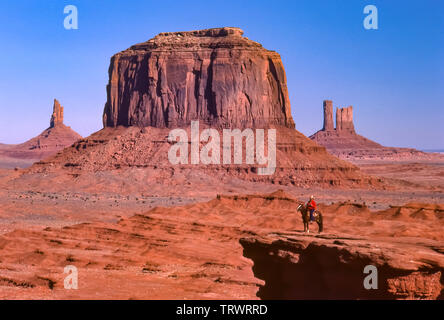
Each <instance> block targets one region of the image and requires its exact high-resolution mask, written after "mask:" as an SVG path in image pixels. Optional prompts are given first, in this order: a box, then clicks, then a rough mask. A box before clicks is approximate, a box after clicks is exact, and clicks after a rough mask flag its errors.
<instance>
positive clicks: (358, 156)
mask: <svg viewBox="0 0 444 320" xmlns="http://www.w3.org/2000/svg"><path fill="white" fill-rule="evenodd" d="M323 108H324V125H323V128H322V130H319V131H318V132H316V133H315V134H313V135H311V136H310V139H312V140H313V141H316V142H317V143H318V144H320V145H322V146H324V147H325V148H327V150H328V151H329V152H330V153H332V154H334V155H336V156H338V157H340V158H341V159H345V160H369V159H371V160H411V159H438V158H441V159H442V158H443V157H442V156H439V155H437V154H427V153H425V152H421V151H418V150H415V149H411V148H397V147H385V146H382V145H380V144H379V143H377V142H374V141H372V140H369V139H367V138H365V137H363V136H361V135H359V134H357V133H356V131H355V126H354V123H353V107H352V106H349V107H347V108H336V128H335V127H334V126H333V102H332V101H331V100H324V103H323Z"/></svg>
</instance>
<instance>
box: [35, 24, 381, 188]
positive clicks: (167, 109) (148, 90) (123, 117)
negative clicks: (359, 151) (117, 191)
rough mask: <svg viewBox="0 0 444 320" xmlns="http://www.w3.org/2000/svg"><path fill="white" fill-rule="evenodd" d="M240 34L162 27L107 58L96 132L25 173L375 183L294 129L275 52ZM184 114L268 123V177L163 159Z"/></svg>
mask: <svg viewBox="0 0 444 320" xmlns="http://www.w3.org/2000/svg"><path fill="white" fill-rule="evenodd" d="M242 34H243V32H242V31H241V30H240V29H237V28H216V29H207V30H199V31H190V32H174V33H161V34H159V35H157V36H156V37H154V38H153V39H151V40H149V41H147V42H144V43H141V44H137V45H134V46H132V47H130V48H129V49H127V50H125V51H122V52H120V53H118V54H116V55H114V56H113V57H112V58H111V63H110V68H109V84H108V86H107V93H108V100H107V102H106V105H105V109H104V114H103V122H104V129H102V130H100V131H99V132H96V133H94V134H92V135H91V136H89V137H88V138H85V139H82V140H79V141H78V142H76V143H75V144H74V145H73V146H72V147H71V148H68V149H66V150H64V151H63V152H62V153H60V154H58V155H56V156H55V157H53V158H51V159H46V160H45V161H41V162H40V163H38V164H35V165H34V166H33V168H32V169H31V170H30V172H31V173H45V174H46V173H48V172H60V171H61V172H65V173H67V174H69V175H74V176H79V175H80V174H82V173H85V172H90V173H91V174H97V172H103V171H108V172H116V171H117V170H121V171H124V170H128V171H130V170H133V169H135V170H134V171H137V170H142V171H143V172H144V174H146V176H147V177H148V181H149V182H151V183H162V184H164V183H166V182H165V181H168V183H170V184H172V185H174V184H177V183H183V180H184V179H185V181H187V180H188V181H189V180H190V179H193V178H194V177H197V176H202V181H214V179H215V180H216V184H218V185H224V184H230V183H232V180H233V177H237V178H241V179H243V180H249V181H261V182H271V183H276V184H285V185H297V186H302V187H311V186H315V185H317V186H351V185H353V186H357V185H359V186H366V187H367V186H369V185H370V186H372V187H374V186H380V185H381V183H380V181H379V180H378V179H374V178H371V177H369V176H366V175H364V174H362V173H361V172H360V171H359V169H358V168H357V167H355V166H354V165H352V164H350V163H347V162H344V161H341V160H339V159H338V158H336V157H333V156H331V155H330V154H328V153H327V151H326V150H325V148H324V147H322V146H319V145H318V144H316V143H314V142H313V141H311V140H310V139H308V138H307V137H305V136H304V135H303V134H301V133H299V132H298V131H296V130H295V128H294V126H295V125H294V121H293V118H292V116H291V109H290V102H289V98H288V92H287V85H286V77H285V71H284V67H283V65H282V62H281V59H280V56H279V54H278V53H276V52H274V51H269V50H266V49H264V48H263V47H262V46H261V45H260V44H258V43H256V42H254V41H251V40H249V39H247V38H245V37H243V36H242ZM193 120H199V123H200V129H201V130H202V129H204V128H206V127H208V126H211V127H212V128H215V129H217V130H219V132H221V130H223V128H227V127H228V128H230V129H238V128H239V129H242V128H251V129H264V128H275V129H276V170H275V172H274V174H272V175H267V176H261V175H258V173H257V172H258V167H261V166H258V165H256V164H253V165H251V164H248V165H247V164H240V165H239V164H236V165H234V164H227V165H219V164H211V165H190V164H176V165H172V164H171V163H170V161H169V159H168V152H169V150H170V148H171V145H172V142H171V141H168V139H167V137H168V134H169V132H170V130H171V128H183V129H185V130H187V131H188V136H190V134H189V130H190V123H191V121H193ZM221 136H222V134H221ZM265 141H267V139H265ZM203 142H204V141H201V147H202V146H203V145H204V143H203ZM265 145H266V150H268V147H267V143H265ZM221 148H223V146H222V145H221ZM243 149H244V148H243ZM189 152H190V151H189ZM244 152H245V151H244ZM222 153H223V152H222V151H221V152H220V154H222ZM188 156H189V154H188ZM188 158H190V156H189V157H188ZM245 162H246V161H245V160H243V163H245ZM188 163H190V161H188ZM220 163H222V161H221V162H220ZM138 175H139V176H141V173H140V172H139V173H138ZM119 176H122V174H119ZM178 177H182V178H178ZM178 179H179V180H178ZM40 180H41V179H40ZM153 180H155V181H153ZM148 181H147V182H148ZM178 181H179V182H178ZM132 182H134V181H132ZM209 185H211V186H214V183H213V182H211V183H209ZM51 187H53V186H51ZM144 187H148V185H147V183H146V182H145V186H144Z"/></svg>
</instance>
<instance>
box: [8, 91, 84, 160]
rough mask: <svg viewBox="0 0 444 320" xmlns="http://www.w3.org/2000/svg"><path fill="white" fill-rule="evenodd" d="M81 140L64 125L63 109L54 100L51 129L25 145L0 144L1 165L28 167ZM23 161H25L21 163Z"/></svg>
mask: <svg viewBox="0 0 444 320" xmlns="http://www.w3.org/2000/svg"><path fill="white" fill-rule="evenodd" d="M81 138H82V137H81V136H80V135H79V134H78V133H77V132H75V131H74V130H72V129H71V127H68V126H66V125H64V124H63V107H62V106H61V105H60V103H59V101H57V99H54V105H53V112H52V115H51V120H50V124H49V127H48V128H47V129H45V130H44V131H43V132H42V133H41V134H39V135H38V136H36V137H34V138H32V139H30V140H28V141H26V142H24V143H21V144H16V145H8V144H0V163H11V164H14V163H18V164H22V165H26V164H28V162H31V163H32V162H34V161H37V160H40V159H43V158H46V157H49V156H52V155H54V154H56V153H57V152H58V151H60V150H62V149H63V148H65V147H68V146H70V145H72V144H73V143H74V142H75V141H77V140H79V139H81ZM22 160H24V161H23V162H20V161H22ZM17 161H18V162H17ZM29 164H30V163H29ZM29 164H28V165H29Z"/></svg>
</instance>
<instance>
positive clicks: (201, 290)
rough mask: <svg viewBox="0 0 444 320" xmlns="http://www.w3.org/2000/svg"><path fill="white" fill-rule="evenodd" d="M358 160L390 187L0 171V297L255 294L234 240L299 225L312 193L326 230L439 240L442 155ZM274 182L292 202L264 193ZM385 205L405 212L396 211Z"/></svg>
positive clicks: (443, 171) (248, 269)
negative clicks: (120, 183) (145, 180)
mask: <svg viewBox="0 0 444 320" xmlns="http://www.w3.org/2000/svg"><path fill="white" fill-rule="evenodd" d="M355 164H357V165H358V166H359V167H361V169H362V170H363V171H364V172H366V173H368V174H371V175H375V176H380V177H384V178H385V179H387V180H388V181H392V182H393V184H394V185H396V187H395V188H393V189H390V190H364V189H353V190H346V189H333V188H329V189H321V188H315V187H314V188H309V189H307V188H297V187H289V186H281V185H272V184H255V183H251V182H243V181H236V180H233V181H232V182H231V183H230V184H229V185H224V186H223V187H222V188H208V187H202V188H199V187H196V184H193V187H191V188H185V187H184V188H181V187H180V186H178V187H177V188H176V189H174V190H172V189H170V188H166V187H165V186H159V185H153V186H152V188H151V192H149V193H147V192H144V193H139V192H137V191H134V190H133V189H128V190H127V191H126V192H122V191H121V190H118V189H116V191H115V192H109V189H108V191H107V192H101V190H100V188H99V187H97V188H94V182H91V184H92V186H91V188H89V189H88V188H81V189H78V190H77V189H76V185H75V182H74V181H73V182H72V185H70V184H69V183H67V184H66V185H65V188H64V190H63V188H62V189H60V188H59V189H57V188H56V189H52V190H51V191H45V190H46V188H45V190H42V188H41V187H36V186H34V185H33V184H32V183H29V185H28V184H27V181H20V182H19V183H17V182H14V181H16V180H15V179H17V178H18V177H19V176H20V174H21V170H14V169H1V170H0V186H1V189H0V298H3V299H22V298H26V299H28V298H31V299H111V298H115V299H175V298H178V299H256V298H257V295H256V294H257V291H258V288H259V286H260V285H263V281H262V280H260V279H257V278H255V277H254V274H253V271H252V265H253V262H252V261H251V260H249V259H247V258H245V257H244V256H243V253H242V246H241V245H240V244H239V239H240V238H241V237H245V236H251V235H260V234H267V233H270V232H285V231H292V232H301V231H302V229H303V226H302V222H301V219H300V215H299V214H298V213H296V204H297V202H298V201H304V202H305V201H307V198H308V197H309V195H311V194H313V195H315V197H316V200H317V202H318V203H319V204H320V209H321V210H322V212H323V213H324V215H325V233H326V234H348V235H365V236H369V237H385V238H387V237H388V238H392V239H393V241H396V239H397V238H399V237H405V238H409V239H417V241H418V242H421V241H422V239H430V240H434V241H438V242H439V243H441V244H443V243H444V237H443V234H444V233H443V226H444V224H443V222H444V220H443V218H444V217H443V213H442V210H443V207H444V206H443V205H442V204H444V182H443V180H444V179H443V177H444V163H439V162H430V161H423V162H391V163H389V162H381V161H378V162H370V161H361V162H355ZM101 179H105V180H106V177H105V178H103V177H101ZM19 180H20V179H19ZM105 182H106V181H105ZM101 183H103V180H101ZM109 183H110V184H112V181H111V178H110V182H109ZM48 184H51V177H48ZM278 190H281V191H279V192H281V193H283V194H285V195H286V196H288V197H290V198H292V199H294V200H295V201H294V202H291V203H288V202H285V201H284V202H282V200H275V201H274V200H271V198H270V196H269V194H272V193H274V192H277V191H278ZM218 194H222V195H223V196H222V197H218V196H217V195H218ZM245 195H250V196H248V197H246V198H247V199H248V201H247V202H248V203H246V202H245V199H244V198H243V197H245ZM254 195H256V196H254ZM435 204H436V206H434V205H435ZM439 204H441V205H439ZM393 206H395V207H396V206H398V207H403V208H405V210H404V209H403V210H404V211H405V214H404V213H403V212H404V211H402V210H401V211H399V210H398V211H397V213H393V212H392V211H390V210H391V209H390V208H391V207H392V209H393ZM430 206H432V208H430ZM427 210H428V211H427ZM399 212H401V213H399ZM431 212H432V213H431ZM433 212H438V213H436V214H433ZM315 229H316V228H315ZM301 234H302V233H301ZM307 236H309V235H307ZM415 241H416V240H415ZM67 265H74V266H76V267H77V268H78V270H79V289H78V290H66V289H64V286H63V282H64V278H65V277H66V276H67V275H66V274H64V271H63V270H64V267H65V266H67Z"/></svg>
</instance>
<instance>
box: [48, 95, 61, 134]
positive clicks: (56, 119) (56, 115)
mask: <svg viewBox="0 0 444 320" xmlns="http://www.w3.org/2000/svg"><path fill="white" fill-rule="evenodd" d="M60 124H63V107H62V106H61V105H60V102H59V101H58V100H57V99H54V106H53V111H52V115H51V120H50V122H49V127H50V128H54V127H55V126H58V125H60Z"/></svg>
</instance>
